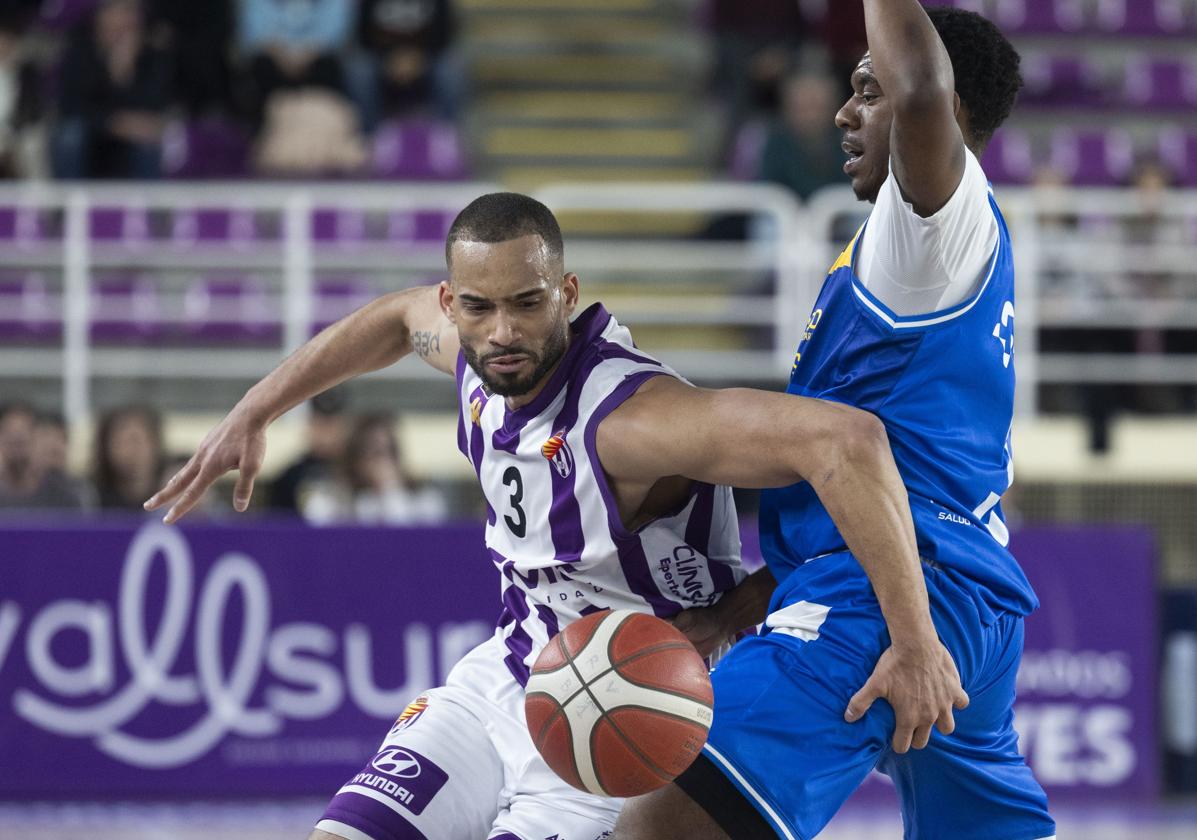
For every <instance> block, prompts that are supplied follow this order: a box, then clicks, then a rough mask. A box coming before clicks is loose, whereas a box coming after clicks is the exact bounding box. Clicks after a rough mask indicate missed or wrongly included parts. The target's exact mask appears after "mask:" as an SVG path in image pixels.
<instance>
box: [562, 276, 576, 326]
mask: <svg viewBox="0 0 1197 840" xmlns="http://www.w3.org/2000/svg"><path fill="white" fill-rule="evenodd" d="M561 293H562V297H563V298H564V301H565V311H566V313H567V314H569V315H572V314H574V310H575V309H576V308H577V306H578V298H579V296H580V292H579V291H578V275H576V274H574V273H573V272H572V271H571V272H569V273H568V274H566V275H565V277H563V278H562V279H561Z"/></svg>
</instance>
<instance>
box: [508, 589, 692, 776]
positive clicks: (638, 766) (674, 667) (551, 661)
mask: <svg viewBox="0 0 1197 840" xmlns="http://www.w3.org/2000/svg"><path fill="white" fill-rule="evenodd" d="M713 700H714V695H713V693H712V690H711V680H710V678H709V677H708V675H707V666H706V663H705V662H703V660H702V657H700V656H699V655H698V651H696V650H695V649H694V646H693V645H691V644H690V642H689V641H688V640H687V639H686V637H685V636H684V635H682V633H681V631H679V630H677V629H676V628H675V627H673V625H671V624H669V623H667V622H665V621H662V620H661V619H659V618H654V617H652V616H650V615H644V614H642V613H637V612H633V611H631V610H618V611H616V612H611V611H609V610H604V611H603V612H598V613H594V614H593V615H589V616H586V617H585V618H583V619H580V620H578V621H575V622H574V623H573V624H571V625H569V626H568V627H566V628H565V630H563V631H562V632H560V633H558V634H557V635H556V636H554V637H553V638H552V640H551V641H550V642H549V643H548V645H546V646H545V648H544V650H543V651H541V653H540V656H539V657H538V658H537V660H536V664H535V665H533V666H532V676H531V678H530V679H529V680H528V691H527V697H526V698H525V701H524V709H525V712H526V716H527V719H528V732H529V733H530V734H531V736H532V741H533V743H535V744H536V749H537V750H539V751H540V754H541V756H542V757H543V758H544V760H545V762H546V763H547V764H548V765H549V766H550V767H551V768H553V770H554V771H555V772H556V773H557V775H559V776H560V777H561V778H562V779H564V780H565V781H567V782H569V783H570V784H571V785H573V786H574V787H576V788H580V789H581V790H585V791H589V792H590V793H594V794H598V795H600V796H639V795H641V794H644V793H648V792H649V791H651V790H655V789H656V788H659V787H661V786H662V785H664V784H667V783H668V782H670V781H672V780H673V779H674V778H675V777H676V776H677V775H678V774H680V773H681V772H682V771H683V770H685V769H686V768H687V767H689V766H690V763H691V762H693V761H694V759H695V758H696V757H697V756H698V753H699V751H700V750H701V749H702V745H703V744H705V743H706V740H707V732H708V730H709V729H710V726H711V715H712V711H711V709H712V703H713Z"/></svg>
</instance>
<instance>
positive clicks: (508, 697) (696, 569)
mask: <svg viewBox="0 0 1197 840" xmlns="http://www.w3.org/2000/svg"><path fill="white" fill-rule="evenodd" d="M446 250H447V259H448V263H449V272H450V280H449V282H447V283H444V284H442V285H441V286H440V287H439V288H419V289H413V290H409V291H405V292H400V293H397V294H393V295H390V296H387V297H384V298H382V299H380V300H379V301H377V302H375V303H374V304H371V305H369V306H367V307H365V308H364V309H362V310H360V311H359V312H358V313H356V314H354V315H352V316H350V317H349V318H348V319H346V320H344V321H342V322H340V323H339V324H337V325H335V326H333V327H331V328H330V329H328V330H326V331H325V332H323V333H321V334H320V335H319V336H317V337H316V338H315V339H313V340H312V341H311V342H309V343H308V344H307V345H306V346H305V347H304V348H302V349H300V350H299V351H298V352H297V353H295V354H294V355H293V356H292V357H291V358H290V359H288V360H287V361H286V362H284V363H283V364H282V365H281V366H280V367H279V368H278V369H277V370H276V371H275V372H274V373H272V374H271V375H269V376H268V377H266V379H264V380H263V381H262V382H261V383H259V384H258V385H257V386H255V387H254V388H252V389H251V390H250V391H249V392H248V394H247V395H246V397H245V398H244V399H243V400H242V401H241V402H240V403H239V404H238V405H237V406H236V407H235V408H234V409H233V410H232V412H231V413H230V414H229V416H228V417H227V418H226V419H225V420H224V421H223V422H222V423H221V424H220V425H219V426H218V427H217V428H216V429H214V430H213V431H212V432H211V433H210V434H209V436H208V437H207V439H206V440H205V441H204V442H203V443H202V444H201V446H200V448H199V451H198V452H197V454H196V455H195V457H194V458H192V460H191V461H190V462H189V464H188V465H187V466H186V467H185V468H184V469H183V470H182V471H181V472H180V473H179V474H178V475H177V476H176V477H175V478H173V479H172V480H171V481H170V483H169V484H168V485H167V487H166V488H165V489H164V490H163V491H162V492H161V493H159V494H158V495H157V496H155V497H154V498H153V499H151V500H150V501H149V502H148V503H147V505H148V507H150V508H156V507H158V506H160V505H163V504H166V503H171V504H172V507H171V508H170V511H169V512H168V514H167V516H166V520H167V521H168V522H172V521H175V520H176V519H178V518H179V517H180V516H182V515H183V514H185V513H186V512H187V510H188V509H189V508H190V507H191V506H192V505H194V504H195V502H196V500H197V499H198V498H199V497H200V494H201V493H202V492H203V491H204V489H205V488H206V487H207V486H209V485H210V484H211V483H212V482H213V480H215V479H216V478H217V477H218V476H219V475H221V474H223V473H224V472H225V471H227V470H229V469H232V468H239V470H240V477H239V480H238V483H237V487H236V490H235V493H234V496H235V506H236V507H237V508H238V509H241V510H244V509H245V507H246V504H247V503H248V500H249V496H250V492H251V489H252V484H253V479H254V475H255V473H256V472H257V470H258V467H259V465H260V464H261V460H262V456H263V450H264V447H265V429H266V426H267V425H268V424H269V422H270V421H271V420H273V419H274V418H275V417H277V416H278V415H279V414H281V413H282V412H283V411H285V410H286V409H288V408H290V407H291V406H294V405H296V404H298V403H299V402H300V401H302V400H304V399H306V398H308V397H310V396H312V395H313V394H314V393H316V392H319V391H321V390H323V389H325V388H328V387H330V386H331V385H333V384H335V383H336V382H339V381H341V380H344V379H346V378H347V377H349V376H351V375H353V374H357V373H362V372H365V371H367V370H371V369H375V368H379V367H382V366H384V365H387V364H390V363H392V362H394V361H395V360H397V359H398V358H400V357H401V356H404V355H406V354H407V353H409V352H415V354H416V355H418V356H419V357H421V358H422V359H423V360H424V361H426V362H428V363H429V364H431V365H432V366H433V367H435V368H437V369H439V370H441V371H443V372H445V373H449V374H455V375H456V377H457V386H458V394H459V399H460V413H459V420H458V444H459V446H460V448H461V450H462V452H463V453H465V455H466V456H467V457H468V458H469V459H470V461H471V463H472V464H473V466H474V468H475V469H476V470H477V472H478V477H479V480H480V483H481V485H482V489H483V491H484V494H485V496H486V500H487V503H488V508H489V514H488V521H487V529H486V545H487V549H488V551H489V553H490V557H491V559H492V560H493V561H494V564H495V566H496V567H497V568H498V570H499V573H500V576H501V580H502V602H503V607H504V609H503V612H502V615H501V617H500V620H499V627H498V629H497V631H496V634H495V636H494V637H493V638H492V639H491V640H489V641H487V642H485V643H484V644H482V645H481V646H480V647H478V648H477V649H475V650H474V651H473V652H471V653H469V654H467V655H466V656H465V657H464V658H463V659H462V661H461V662H460V663H458V665H457V666H456V667H455V668H454V669H453V671H452V673H451V674H450V676H449V678H448V681H447V685H445V686H443V687H441V688H437V689H434V690H432V691H430V692H429V693H428V694H427V695H425V696H424V697H421V698H419V699H418V700H416V701H415V702H414V703H413V704H412V705H410V706H409V707H408V709H407V710H406V711H405V712H404V713H403V714H402V715H401V716H400V718H399V720H398V721H397V722H396V724H395V726H394V727H393V728H392V729H391V731H390V733H389V734H388V736H387V737H386V739H385V740H384V743H383V745H382V746H381V748H380V750H379V752H378V753H377V755H375V756H374V758H373V759H372V760H371V761H370V762H369V764H367V765H366V767H365V768H364V769H363V771H362V772H361V773H360V774H358V775H357V776H355V777H354V778H352V779H351V780H350V781H349V782H348V783H347V784H346V785H345V786H344V787H343V788H342V789H341V790H340V792H338V794H337V795H336V797H335V798H334V799H333V801H332V803H331V804H330V805H329V807H328V809H327V811H326V812H325V814H324V817H323V819H321V820H320V822H319V823H318V824H317V831H316V833H315V834H314V835H313V837H317V838H327V837H329V836H333V837H343V838H347V840H362V838H371V840H409V838H429V840H480V839H481V838H487V837H489V838H492V840H499V838H504V840H513V839H514V840H544V838H551V837H556V838H558V840H596V838H598V837H603V836H606V834H607V833H608V832H609V831H610V829H611V828H612V827H613V825H614V822H615V819H616V817H617V815H618V809H619V805H620V803H619V802H618V801H617V800H613V799H604V798H600V797H596V796H591V795H589V794H585V793H582V792H580V791H578V790H575V789H573V788H571V787H569V786H568V785H567V784H566V783H565V782H563V781H561V780H560V779H558V778H557V777H556V776H555V775H554V774H553V772H552V771H551V770H550V769H549V768H548V767H547V765H545V764H544V762H543V761H542V760H541V758H540V756H539V755H538V754H537V753H536V751H535V748H534V747H533V745H532V741H531V738H530V737H529V736H528V733H527V730H526V724H525V721H524V715H523V695H524V690H523V687H524V685H525V683H526V681H527V679H528V670H529V666H530V665H531V663H532V662H533V661H534V659H535V656H536V654H537V652H538V651H539V650H540V648H541V647H543V646H544V645H545V644H546V643H547V641H548V639H549V638H550V637H552V636H553V635H554V634H555V633H556V632H557V631H558V629H559V628H561V627H563V626H564V625H566V624H567V623H568V622H570V621H573V620H575V619H577V618H578V617H580V616H582V615H586V614H588V613H591V612H594V611H595V610H599V609H603V608H607V607H610V608H630V609H635V610H640V611H643V612H649V613H654V614H656V615H659V616H662V617H666V618H670V617H677V618H676V621H677V624H678V626H679V627H681V628H682V629H683V630H684V631H685V632H686V633H687V635H688V636H689V637H690V638H691V639H692V640H693V641H694V642H695V643H696V646H697V647H698V648H699V650H700V652H702V653H704V654H705V653H708V652H710V651H711V650H712V649H713V648H714V647H716V646H717V645H719V644H721V643H722V642H724V641H725V640H727V639H728V638H730V637H731V636H733V634H734V633H735V632H736V631H738V630H740V629H742V628H744V627H747V626H750V625H754V624H756V623H759V621H760V620H761V619H762V618H763V617H764V609H765V606H766V604H767V601H768V592H769V591H770V590H771V589H772V578H771V577H769V575H768V573H767V572H765V573H758V574H757V575H753V576H752V577H751V578H748V579H747V580H744V579H743V578H744V576H743V573H742V571H741V569H740V567H739V531H738V524H737V521H736V516H735V510H734V507H733V504H732V500H731V492H730V490H729V489H728V488H727V486H723V485H728V484H734V485H740V486H746V487H764V486H773V487H779V486H785V485H788V484H791V483H793V482H794V481H797V480H799V478H800V477H801V476H806V477H807V478H808V479H809V480H810V481H811V482H812V486H813V487H814V488H815V490H816V492H818V494H819V496H820V498H822V499H823V500H824V501H825V503H826V504H827V508H828V509H829V510H831V511H833V512H834V513H835V516H836V521H838V522H839V524H840V528H841V529H842V532H843V533H844V535H845V537H846V539H847V541H848V543H849V544H850V545H851V546H852V547H853V549H854V550H855V551H856V552H857V553H858V555H859V556H860V557H861V558H862V562H867V563H871V564H873V565H874V567H875V568H876V569H878V572H877V578H876V579H877V586H878V589H879V590H881V591H886V592H890V591H902V592H914V593H915V595H914V596H913V597H911V598H910V599H909V603H905V602H903V603H899V604H898V605H897V606H895V615H899V616H902V617H903V618H904V620H907V621H914V620H915V619H916V618H917V611H918V610H920V609H921V610H922V611H923V613H924V614H925V613H926V610H927V607H926V595H925V594H922V595H921V596H919V595H918V593H919V592H921V591H922V590H921V587H922V577H921V575H920V574H919V570H918V555H917V550H916V547H915V543H914V532H913V528H912V527H911V524H910V513H909V507H908V505H907V502H906V492H905V490H904V489H903V487H902V483H901V479H900V477H899V475H898V472H897V469H896V467H895V466H894V463H893V459H892V456H891V455H890V452H889V448H888V446H887V444H886V441H885V436H884V434H883V433H882V429H881V425H880V423H879V422H878V421H877V420H876V418H874V417H872V416H870V415H868V414H866V413H864V412H862V411H859V410H857V409H854V408H849V407H847V406H842V405H837V404H835V403H830V402H822V401H818V400H810V399H806V398H803V397H795V396H789V395H786V394H774V393H766V392H760V391H751V390H746V389H735V390H726V391H708V390H702V389H698V388H694V387H692V386H691V385H690V384H688V383H687V382H685V381H683V380H682V379H680V378H678V376H677V375H676V374H674V373H673V371H671V370H669V369H668V368H667V367H665V366H664V365H662V364H661V363H659V362H657V361H656V360H654V359H653V358H651V357H649V356H647V355H645V354H644V353H641V352H640V351H639V350H637V349H636V347H635V346H634V345H633V344H632V341H631V337H630V336H629V334H628V332H627V330H625V329H624V328H623V327H622V326H620V325H619V324H618V323H617V322H616V321H615V320H614V319H613V318H612V317H611V316H610V315H609V314H607V312H606V311H604V310H603V308H602V307H601V306H599V305H597V304H596V305H594V306H591V307H590V308H589V309H587V310H586V311H585V312H582V313H581V314H580V315H578V316H577V317H576V318H575V319H574V320H573V322H572V323H571V322H570V315H571V313H572V312H573V310H574V308H575V305H576V303H577V300H578V278H577V276H576V275H574V274H572V273H567V272H566V271H565V269H564V264H563V248H562V242H561V232H560V229H559V228H558V226H557V222H556V220H555V219H554V218H553V216H552V214H551V213H550V212H549V210H548V209H547V208H546V207H544V205H542V204H540V203H539V202H536V201H533V200H532V199H530V198H527V197H525V196H519V195H513V194H509V193H500V194H495V195H488V196H483V197H482V198H480V199H478V200H476V201H475V202H473V203H472V204H470V205H469V206H468V207H467V208H466V209H465V210H464V211H462V213H461V215H460V216H459V217H458V218H457V220H456V221H455V222H454V224H453V226H452V228H451V230H450V233H449V237H448V242H447V246H446ZM924 620H929V619H926V618H925V616H924ZM928 648H929V651H930V653H929V655H928V656H927V657H926V659H925V660H922V665H923V666H924V667H922V669H921V670H919V671H917V672H912V673H910V674H909V679H908V681H907V685H909V687H910V691H912V692H917V693H919V695H920V696H919V700H920V701H922V703H923V708H922V717H920V718H919V720H920V722H926V723H928V724H929V723H931V722H933V721H934V720H936V719H937V717H939V716H940V715H942V714H944V713H946V711H947V710H948V709H950V707H951V703H952V700H953V698H954V697H955V696H956V694H958V692H959V691H960V686H959V679H958V676H957V674H956V671H955V668H954V666H953V665H952V662H951V658H950V657H949V656H948V654H947V651H946V650H944V649H943V648H942V646H939V645H938V642H936V641H935V640H934V639H933V638H932V639H929V640H928ZM917 714H919V712H918V711H912V715H917Z"/></svg>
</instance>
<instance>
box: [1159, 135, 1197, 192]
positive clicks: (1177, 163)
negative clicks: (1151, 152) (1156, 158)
mask: <svg viewBox="0 0 1197 840" xmlns="http://www.w3.org/2000/svg"><path fill="white" fill-rule="evenodd" d="M1159 153H1160V159H1161V160H1162V161H1163V162H1164V164H1165V165H1166V166H1167V167H1168V168H1169V169H1171V170H1172V171H1173V172H1175V173H1176V176H1177V178H1178V179H1179V181H1180V183H1181V185H1183V186H1186V187H1197V132H1194V131H1191V130H1190V131H1186V130H1185V129H1183V128H1179V127H1176V126H1173V127H1170V128H1167V129H1165V130H1164V131H1161V132H1160V136H1159Z"/></svg>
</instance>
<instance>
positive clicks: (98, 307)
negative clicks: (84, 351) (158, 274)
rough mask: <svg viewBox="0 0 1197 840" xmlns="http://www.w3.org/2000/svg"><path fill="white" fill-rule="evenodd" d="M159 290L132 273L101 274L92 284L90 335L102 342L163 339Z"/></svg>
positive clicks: (165, 331) (134, 341)
mask: <svg viewBox="0 0 1197 840" xmlns="http://www.w3.org/2000/svg"><path fill="white" fill-rule="evenodd" d="M167 331H168V327H167V325H166V324H165V323H164V322H163V319H162V307H161V303H160V301H159V300H158V290H157V288H156V287H155V285H154V283H153V282H152V281H150V280H149V279H148V278H146V277H141V276H138V275H134V274H123V275H112V276H109V277H100V278H96V279H95V280H93V281H92V285H91V338H92V341H96V342H100V343H105V344H142V343H145V342H149V341H155V340H159V339H161V338H163V337H164V336H165V335H166V334H167Z"/></svg>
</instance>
